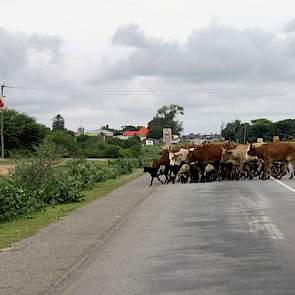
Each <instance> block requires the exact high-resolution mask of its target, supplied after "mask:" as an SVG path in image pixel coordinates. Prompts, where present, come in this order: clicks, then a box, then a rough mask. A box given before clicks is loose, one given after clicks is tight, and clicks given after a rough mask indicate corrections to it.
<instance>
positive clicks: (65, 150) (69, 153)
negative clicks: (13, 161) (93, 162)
mask: <svg viewBox="0 0 295 295" xmlns="http://www.w3.org/2000/svg"><path fill="white" fill-rule="evenodd" d="M3 112H4V143H5V156H6V157H7V156H24V157H26V156H30V155H31V154H32V153H34V152H35V151H36V149H37V148H38V146H40V145H41V144H42V143H49V144H52V145H54V146H55V147H56V152H57V153H58V154H59V155H61V156H63V157H89V158H119V157H122V158H132V157H137V156H139V155H141V142H140V139H139V138H138V137H132V138H129V139H127V140H120V139H118V138H109V139H107V140H106V141H103V140H102V138H100V137H99V136H87V135H81V136H76V134H75V133H74V132H73V131H71V130H68V129H66V128H65V122H64V118H63V117H62V116H61V115H60V114H58V115H57V116H55V117H54V118H53V124H52V129H50V128H48V127H46V126H45V125H43V124H40V123H38V122H37V121H36V119H35V118H33V117H30V116H28V115H27V114H24V113H20V112H17V111H16V110H11V109H10V110H4V111H3Z"/></svg>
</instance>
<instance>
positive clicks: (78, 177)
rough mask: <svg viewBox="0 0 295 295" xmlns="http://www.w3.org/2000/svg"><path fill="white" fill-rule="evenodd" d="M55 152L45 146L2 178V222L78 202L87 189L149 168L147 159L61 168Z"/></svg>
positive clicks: (67, 164) (70, 163)
mask: <svg viewBox="0 0 295 295" xmlns="http://www.w3.org/2000/svg"><path fill="white" fill-rule="evenodd" d="M54 151H55V147H54V146H53V145H50V144H44V145H42V146H41V147H39V148H38V149H37V152H36V153H35V155H34V157H32V158H30V159H26V160H22V161H17V165H16V168H15V171H14V172H13V173H12V174H11V175H9V176H7V177H0V222H4V221H6V220H10V219H12V218H14V217H16V216H17V215H20V214H23V213H27V212H30V211H33V210H39V209H42V208H45V207H46V206H48V205H50V204H56V203H69V202H78V201H80V200H81V198H82V194H81V191H82V190H83V189H90V188H91V187H93V186H94V185H95V183H98V182H102V181H105V180H106V179H114V178H116V177H118V176H120V175H124V174H128V173H130V172H132V168H134V167H142V166H143V165H144V164H145V160H144V159H143V158H132V159H123V158H120V159H112V160H109V161H108V165H107V166H103V165H102V164H101V162H100V161H86V160H85V159H84V160H83V159H79V160H68V161H66V162H65V163H64V164H61V161H60V160H58V158H57V156H56V154H55V153H54Z"/></svg>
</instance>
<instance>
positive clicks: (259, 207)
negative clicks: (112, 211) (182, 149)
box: [58, 180, 295, 295]
mask: <svg viewBox="0 0 295 295" xmlns="http://www.w3.org/2000/svg"><path fill="white" fill-rule="evenodd" d="M284 183H285V184H287V185H288V184H290V186H291V187H292V186H293V187H294V191H295V185H294V183H295V182H294V181H292V182H290V181H286V180H284ZM294 212H295V193H294V192H293V191H291V190H290V189H288V188H287V187H284V186H282V185H281V184H280V183H277V182H275V181H273V180H270V181H240V182H235V181H233V182H221V183H218V182H215V183H207V184H187V185H174V186H173V185H165V186H160V187H158V189H157V190H156V191H155V192H154V193H153V194H152V195H151V196H150V197H149V198H148V199H146V200H145V201H144V202H143V203H142V204H141V205H140V206H139V207H138V208H137V209H136V210H134V211H133V212H132V213H131V214H130V215H129V216H128V218H126V220H125V222H124V223H123V224H122V226H121V227H120V228H119V229H118V230H117V231H116V232H114V233H113V235H112V236H111V237H110V238H109V239H108V241H107V242H106V243H105V245H104V247H103V249H101V250H100V251H99V252H97V253H94V254H93V255H92V256H91V257H90V259H89V263H87V265H86V266H85V267H84V268H83V269H81V270H79V271H77V273H76V274H75V275H74V276H72V278H71V279H69V280H68V281H67V282H65V283H64V285H63V286H61V289H60V290H59V292H60V293H58V294H63V295H78V294H79V295H80V294H85V295H86V294H89V295H90V294H91V295H93V294H113V295H115V294H129V295H132V294H212V295H213V294H214V295H222V294H224V295H225V294H227V295H228V294H239V295H242V294H247V295H249V294H267V295H270V294H282V295H287V294H295V228H294V225H295V214H294Z"/></svg>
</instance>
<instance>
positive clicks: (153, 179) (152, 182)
mask: <svg viewBox="0 0 295 295" xmlns="http://www.w3.org/2000/svg"><path fill="white" fill-rule="evenodd" d="M154 178H155V176H152V179H151V184H150V186H152V185H153V181H154Z"/></svg>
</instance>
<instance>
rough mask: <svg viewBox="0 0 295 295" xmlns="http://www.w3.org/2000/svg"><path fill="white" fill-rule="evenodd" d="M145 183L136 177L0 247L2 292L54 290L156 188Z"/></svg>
mask: <svg viewBox="0 0 295 295" xmlns="http://www.w3.org/2000/svg"><path fill="white" fill-rule="evenodd" d="M148 183H149V178H148V177H147V176H142V177H139V178H137V179H135V180H133V181H131V182H129V183H128V184H126V185H124V186H122V187H121V188H119V189H117V190H114V191H113V192H112V193H110V194H108V195H107V196H106V197H104V198H101V199H97V200H95V201H93V202H91V203H90V204H88V205H87V206H85V207H83V208H81V209H78V210H77V211H75V212H73V213H72V214H70V215H68V216H66V217H64V218H62V219H61V220H60V221H58V222H56V223H53V224H51V225H49V226H47V227H46V228H44V229H43V230H41V231H40V232H39V233H37V234H36V235H35V236H33V237H30V238H28V239H25V240H23V241H21V242H18V243H16V244H15V245H14V247H12V248H10V249H9V250H7V251H2V252H0V293H1V294H5V295H10V294H13V295H15V294H18V295H24V294H28V295H34V294H44V293H46V294H49V293H50V292H51V293H52V294H54V290H55V287H56V286H58V285H59V284H60V283H62V282H63V280H64V279H65V278H67V277H68V276H70V275H72V274H73V273H75V272H77V271H78V269H79V266H80V265H81V264H83V262H84V261H85V260H86V259H87V257H89V255H90V254H91V253H92V252H93V251H99V249H100V247H102V245H103V243H104V240H105V239H106V238H107V236H108V234H109V233H110V232H111V231H112V230H113V229H114V228H116V227H117V226H119V225H120V223H121V222H123V220H124V218H125V217H126V216H127V215H128V214H129V213H130V212H131V211H132V210H133V209H134V208H135V207H137V206H138V205H139V204H140V203H141V202H142V201H143V200H144V199H146V198H147V197H149V196H150V195H151V194H152V193H153V192H154V191H155V190H156V189H157V184H156V185H154V186H153V187H148Z"/></svg>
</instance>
